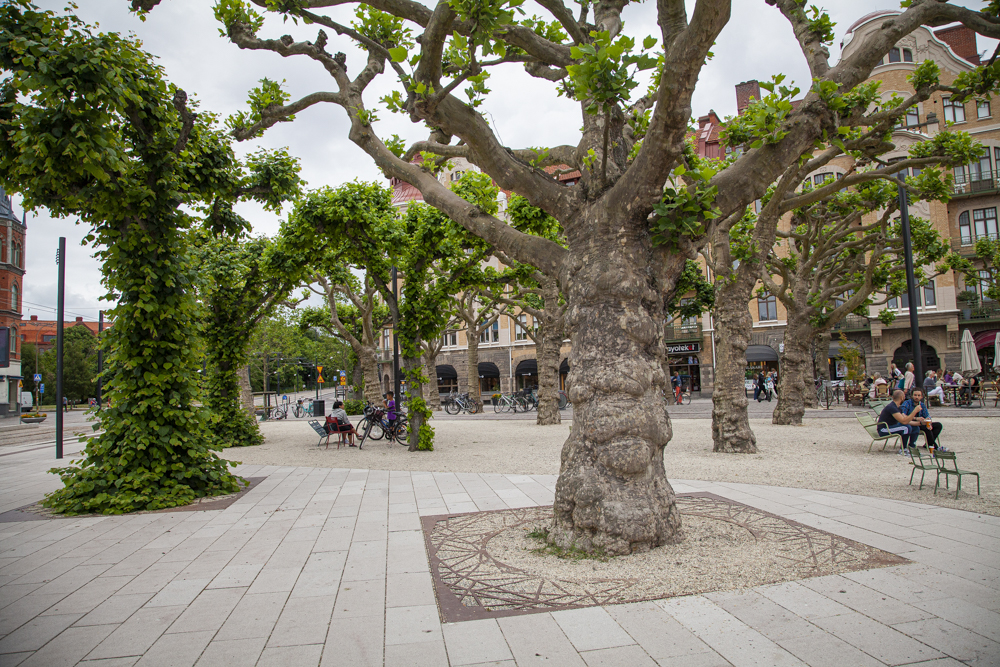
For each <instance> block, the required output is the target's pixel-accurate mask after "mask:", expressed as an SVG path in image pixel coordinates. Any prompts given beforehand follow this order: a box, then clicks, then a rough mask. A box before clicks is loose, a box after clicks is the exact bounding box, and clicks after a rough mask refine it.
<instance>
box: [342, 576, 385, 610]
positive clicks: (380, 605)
mask: <svg viewBox="0 0 1000 667" xmlns="http://www.w3.org/2000/svg"><path fill="white" fill-rule="evenodd" d="M384 613H385V579H371V580H369V581H345V582H342V583H341V584H340V590H339V591H338V593H337V601H336V606H335V607H334V609H333V616H334V618H338V617H349V616H372V615H376V614H377V615H379V616H382V615H383V614H384Z"/></svg>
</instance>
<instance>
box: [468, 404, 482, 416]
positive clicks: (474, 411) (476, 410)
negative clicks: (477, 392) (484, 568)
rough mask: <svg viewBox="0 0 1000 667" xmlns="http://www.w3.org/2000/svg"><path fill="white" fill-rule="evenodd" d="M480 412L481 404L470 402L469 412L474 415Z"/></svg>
mask: <svg viewBox="0 0 1000 667" xmlns="http://www.w3.org/2000/svg"><path fill="white" fill-rule="evenodd" d="M482 411H483V402H482V401H472V405H470V406H469V412H471V413H472V414H474V415H478V414H479V413H480V412H482Z"/></svg>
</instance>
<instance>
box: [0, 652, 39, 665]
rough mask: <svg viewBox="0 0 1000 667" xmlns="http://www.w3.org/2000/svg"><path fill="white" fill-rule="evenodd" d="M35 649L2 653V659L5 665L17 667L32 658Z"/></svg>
mask: <svg viewBox="0 0 1000 667" xmlns="http://www.w3.org/2000/svg"><path fill="white" fill-rule="evenodd" d="M33 653H34V651H24V652H23V653H2V654H0V659H2V660H3V665H4V667H17V666H18V665H20V664H21V663H23V662H24V661H25V660H27V659H28V658H30V657H31V656H32V654H33Z"/></svg>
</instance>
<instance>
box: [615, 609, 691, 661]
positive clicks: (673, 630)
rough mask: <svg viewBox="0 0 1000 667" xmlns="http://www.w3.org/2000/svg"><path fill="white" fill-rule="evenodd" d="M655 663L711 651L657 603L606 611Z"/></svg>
mask: <svg viewBox="0 0 1000 667" xmlns="http://www.w3.org/2000/svg"><path fill="white" fill-rule="evenodd" d="M605 609H606V610H607V612H608V613H609V614H610V615H611V617H612V618H613V619H615V621H616V622H617V623H618V625H620V626H621V627H622V628H623V629H624V630H625V631H626V632H627V633H629V635H631V637H632V638H633V639H634V640H635V641H636V642H638V643H639V646H641V647H642V648H643V650H645V651H646V653H648V654H649V655H650V657H652V658H653V659H654V660H661V659H666V658H681V657H684V656H693V655H696V654H699V653H705V652H707V651H709V650H710V649H709V648H708V645H707V644H706V643H705V642H703V641H701V640H700V639H698V638H697V637H696V636H695V635H694V633H692V632H691V631H690V630H688V629H687V628H685V627H684V626H682V625H681V624H680V623H678V622H677V621H675V620H674V619H673V617H672V616H670V614H668V613H666V612H665V611H663V609H661V608H660V607H659V606H657V605H656V604H655V603H653V602H634V603H632V604H616V605H611V606H608V607H606V608H605Z"/></svg>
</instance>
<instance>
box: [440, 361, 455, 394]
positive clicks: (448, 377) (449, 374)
mask: <svg viewBox="0 0 1000 667" xmlns="http://www.w3.org/2000/svg"><path fill="white" fill-rule="evenodd" d="M436 370H437V378H438V393H439V394H450V393H451V392H453V391H454V392H457V391H458V373H456V372H455V367H454V366H448V365H444V364H442V365H439V366H437V368H436Z"/></svg>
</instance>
